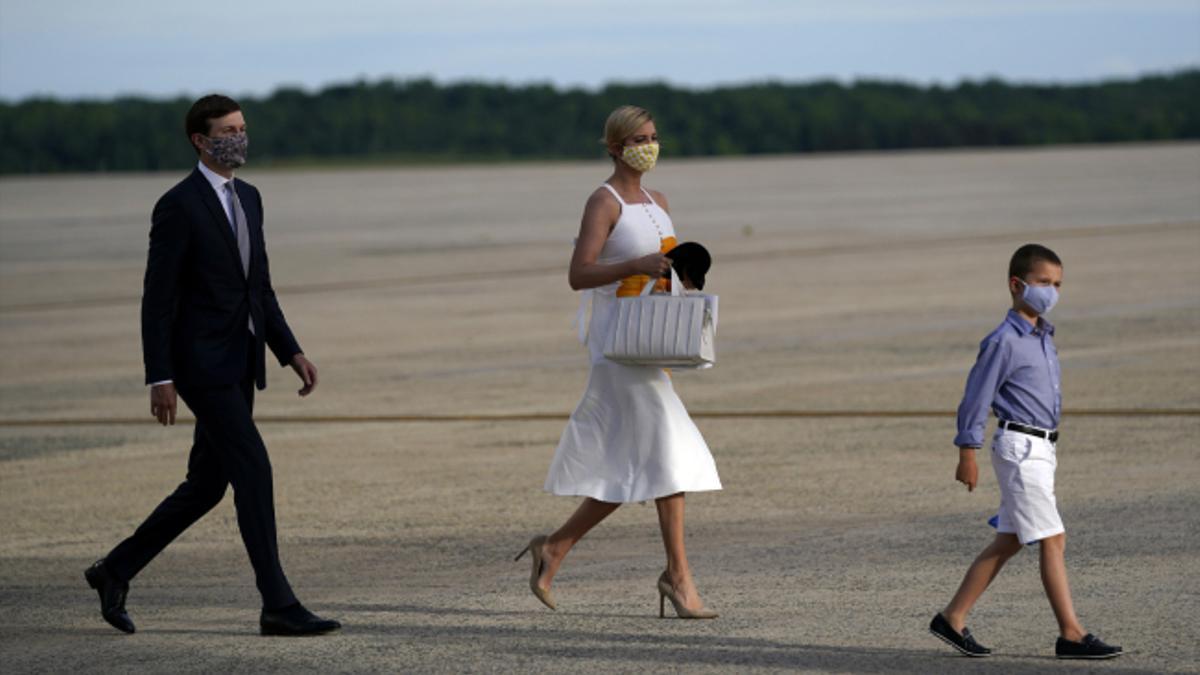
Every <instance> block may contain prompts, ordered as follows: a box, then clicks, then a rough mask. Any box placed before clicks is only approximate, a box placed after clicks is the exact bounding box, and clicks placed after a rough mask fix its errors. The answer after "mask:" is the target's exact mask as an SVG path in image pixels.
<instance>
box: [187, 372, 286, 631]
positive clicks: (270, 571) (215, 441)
mask: <svg viewBox="0 0 1200 675" xmlns="http://www.w3.org/2000/svg"><path fill="white" fill-rule="evenodd" d="M180 395H181V396H182V397H183V398H184V400H185V401H186V402H187V404H188V407H190V408H191V409H192V411H193V412H195V413H196V417H197V419H199V420H201V421H203V422H204V426H203V432H204V434H205V437H206V441H207V447H208V448H210V449H212V452H213V455H214V456H215V457H216V458H217V460H218V461H219V462H220V464H221V467H222V469H223V473H224V475H225V476H226V477H227V478H228V479H229V483H230V485H232V486H233V501H234V505H235V506H236V507H237V518H238V528H239V529H240V530H241V534H242V542H243V543H244V544H245V546H246V553H247V554H248V555H249V556H250V564H251V565H252V566H253V567H254V576H255V581H256V583H257V585H258V590H259V593H261V594H262V599H263V607H264V608H265V609H268V610H276V609H281V608H283V607H287V606H289V605H292V604H295V603H296V596H295V595H294V594H293V593H292V588H291V586H290V585H289V584H288V581H287V577H285V576H284V574H283V568H282V566H281V565H280V563H279V547H278V544H277V542H276V536H275V505H274V496H273V488H272V481H271V461H270V459H269V458H268V457H267V448H266V446H265V445H264V444H263V441H262V437H261V436H259V433H258V429H257V428H256V427H255V426H254V419H253V416H252V411H253V405H254V387H253V382H252V381H251V380H247V381H245V382H243V383H242V384H241V385H238V386H230V387H221V388H217V389H191V390H180Z"/></svg>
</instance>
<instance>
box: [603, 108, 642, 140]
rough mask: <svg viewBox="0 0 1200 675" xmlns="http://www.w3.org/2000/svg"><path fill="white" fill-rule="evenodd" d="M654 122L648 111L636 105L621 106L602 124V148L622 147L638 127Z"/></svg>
mask: <svg viewBox="0 0 1200 675" xmlns="http://www.w3.org/2000/svg"><path fill="white" fill-rule="evenodd" d="M652 121H654V116H653V115H651V114H650V111H649V110H646V109H645V108H639V107H638V106H636V105H623V106H621V107H620V108H617V109H616V110H614V111H612V112H611V113H609V115H608V119H607V120H606V121H605V122H604V138H602V139H600V142H601V143H603V144H604V147H606V148H607V147H609V146H611V145H623V144H624V143H625V139H626V138H629V137H630V136H632V135H633V133H634V132H635V131H637V130H638V127H640V126H642V125H643V124H645V123H646V122H652Z"/></svg>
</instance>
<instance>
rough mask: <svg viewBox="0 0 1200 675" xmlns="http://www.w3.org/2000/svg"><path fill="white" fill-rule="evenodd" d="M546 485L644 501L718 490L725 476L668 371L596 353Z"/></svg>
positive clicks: (602, 498) (620, 499) (605, 497)
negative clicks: (689, 414)
mask: <svg viewBox="0 0 1200 675" xmlns="http://www.w3.org/2000/svg"><path fill="white" fill-rule="evenodd" d="M545 489H546V491H547V492H551V493H553V494H556V495H571V496H582V497H591V498H593V499H597V500H600V501H602V502H613V503H618V502H621V503H623V502H641V501H647V500H651V499H657V498H659V497H666V496H669V495H673V494H675V493H677V492H700V491H704V490H720V489H721V479H720V478H719V477H718V476H717V466H716V463H715V462H714V461H713V457H712V453H711V452H709V449H708V444H707V443H705V442H704V437H703V436H701V435H700V430H699V429H697V428H696V425H695V424H694V423H693V422H692V418H691V417H689V416H688V414H687V410H686V409H685V408H684V407H683V402H682V401H680V400H679V396H678V395H676V393H675V388H674V387H673V386H672V385H671V378H670V376H669V375H667V373H666V372H665V371H664V370H662V369H661V368H654V367H647V366H627V365H623V364H620V363H615V362H613V361H609V360H607V359H604V358H598V359H595V360H593V363H592V369H591V372H590V374H589V375H588V382H587V389H586V390H585V391H584V393H583V399H582V400H581V401H580V402H579V405H578V406H577V407H576V408H575V411H574V412H573V413H571V419H570V421H568V422H567V428H566V429H564V430H563V433H562V438H561V439H560V440H559V442H558V448H557V449H556V450H555V452H554V460H553V461H552V462H551V463H550V472H549V475H547V476H546V485H545Z"/></svg>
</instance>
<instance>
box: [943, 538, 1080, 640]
mask: <svg viewBox="0 0 1200 675" xmlns="http://www.w3.org/2000/svg"><path fill="white" fill-rule="evenodd" d="M1020 550H1021V542H1020V541H1018V540H1017V535H1015V534H997V535H996V538H995V539H994V540H993V541H992V543H991V544H989V545H988V547H987V548H985V549H983V552H982V553H980V554H979V556H978V557H977V558H975V562H973V563H971V567H970V568H968V569H967V573H966V575H965V576H964V577H963V580H962V583H961V584H960V585H959V587H958V592H956V593H955V594H954V598H953V599H951V600H950V604H948V605H946V608H945V609H943V610H942V616H943V617H945V619H946V621H947V622H949V624H950V626H951V627H952V628H953V629H954V630H956V631H958V632H959V633H961V632H962V630H963V626H964V625H966V622H967V614H968V613H969V612H970V611H971V608H972V607H974V606H975V603H976V602H977V601H978V600H979V597H980V596H981V595H983V592H984V591H986V590H987V587H988V585H990V584H991V583H992V579H995V578H996V575H997V574H999V572H1000V568H1002V567H1004V563H1006V562H1008V559H1009V558H1011V557H1013V556H1014V555H1016V554H1017V553H1018V552H1020ZM1064 581H1065V577H1064ZM1069 601H1070V599H1069V598H1068V602H1069Z"/></svg>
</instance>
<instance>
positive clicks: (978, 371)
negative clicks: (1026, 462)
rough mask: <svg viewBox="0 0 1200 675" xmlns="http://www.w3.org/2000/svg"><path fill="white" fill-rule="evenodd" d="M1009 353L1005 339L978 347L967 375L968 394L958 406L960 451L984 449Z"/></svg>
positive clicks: (956, 442)
mask: <svg viewBox="0 0 1200 675" xmlns="http://www.w3.org/2000/svg"><path fill="white" fill-rule="evenodd" d="M1008 352H1009V350H1008V347H1007V346H1006V345H1005V343H1004V341H1003V340H999V339H996V338H989V339H987V340H984V341H983V343H981V344H980V345H979V356H978V358H976V359H975V366H974V367H973V368H971V374H970V375H968V376H967V386H966V391H964V392H963V398H962V403H959V404H958V435H957V436H955V437H954V444H955V445H957V446H958V447H960V448H978V447H982V446H983V430H984V427H985V426H987V418H988V410H989V409H990V408H991V406H992V401H994V400H995V398H996V393H997V392H999V391H1000V385H1001V384H1003V383H1004V378H1005V373H1006V370H1007V367H1008V362H1009V358H1008V357H1009V353H1008Z"/></svg>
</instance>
